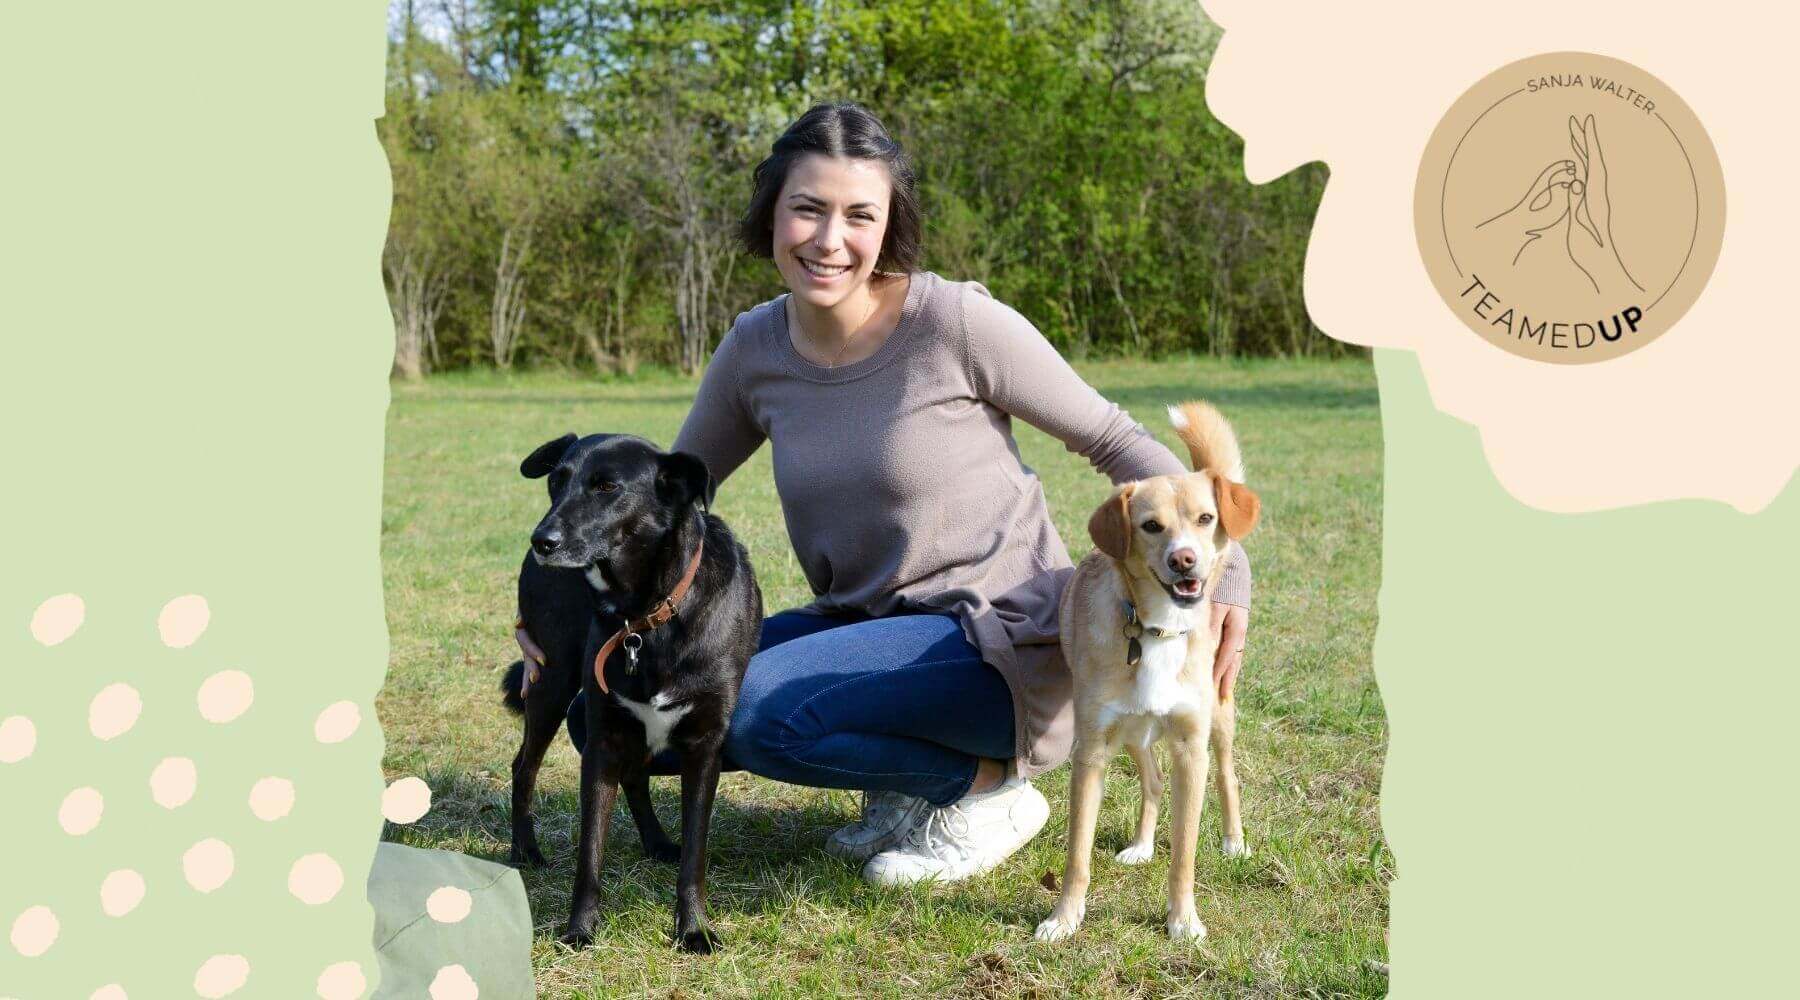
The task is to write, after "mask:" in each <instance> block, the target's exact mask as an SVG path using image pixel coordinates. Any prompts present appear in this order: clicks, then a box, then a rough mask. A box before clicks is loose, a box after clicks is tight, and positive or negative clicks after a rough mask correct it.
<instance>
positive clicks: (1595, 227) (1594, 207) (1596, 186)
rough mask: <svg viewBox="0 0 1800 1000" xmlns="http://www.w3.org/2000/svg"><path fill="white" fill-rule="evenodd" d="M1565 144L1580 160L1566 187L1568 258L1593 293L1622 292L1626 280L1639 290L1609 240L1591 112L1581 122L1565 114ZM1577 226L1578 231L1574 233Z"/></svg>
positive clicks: (1601, 160) (1603, 172) (1602, 164)
mask: <svg viewBox="0 0 1800 1000" xmlns="http://www.w3.org/2000/svg"><path fill="white" fill-rule="evenodd" d="M1569 146H1570V147H1571V148H1573V149H1574V150H1575V156H1576V158H1577V159H1578V160H1579V161H1580V163H1581V171H1580V177H1579V178H1578V179H1577V180H1576V181H1575V183H1574V184H1573V185H1572V186H1571V188H1570V191H1571V193H1572V194H1574V195H1575V208H1574V213H1573V214H1574V219H1575V223H1576V225H1575V226H1571V227H1569V234H1568V240H1567V242H1568V246H1569V259H1570V260H1573V261H1574V262H1575V266H1576V267H1579V268H1581V272H1582V273H1583V274H1585V275H1587V278H1588V282H1589V283H1590V284H1592V285H1593V287H1594V291H1595V292H1603V293H1605V294H1608V295H1613V294H1624V293H1625V291H1626V288H1627V283H1629V287H1631V288H1635V289H1637V290H1638V291H1640V292H1641V291H1643V290H1644V286H1643V285H1641V284H1639V283H1638V280H1637V279H1636V278H1633V277H1632V276H1631V272H1630V271H1628V270H1626V268H1625V260H1624V258H1623V257H1621V256H1620V255H1619V246H1618V242H1617V241H1616V240H1614V239H1613V235H1612V199H1611V197H1610V196H1609V194H1608V177H1609V175H1608V173H1607V168H1606V155H1605V154H1604V153H1603V152H1602V151H1601V149H1600V126H1599V125H1597V124H1596V123H1595V122H1594V116H1593V115H1588V116H1587V120H1585V121H1577V120H1576V119H1575V116H1574V115H1570V116H1569ZM1577 227H1579V228H1580V230H1581V232H1580V234H1577V232H1576V229H1577Z"/></svg>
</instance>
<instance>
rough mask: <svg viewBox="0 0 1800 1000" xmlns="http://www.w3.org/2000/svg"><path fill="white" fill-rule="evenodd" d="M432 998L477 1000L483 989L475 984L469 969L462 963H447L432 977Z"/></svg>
mask: <svg viewBox="0 0 1800 1000" xmlns="http://www.w3.org/2000/svg"><path fill="white" fill-rule="evenodd" d="M428 990H429V991H430V993H431V1000H475V998H476V997H479V996H481V990H479V989H477V988H476V986H475V980H474V979H472V978H470V976H469V971H468V970H467V969H465V968H463V967H462V966H460V965H446V966H444V967H443V968H441V969H439V970H438V971H437V975H436V976H433V977H432V980H431V986H430V987H428Z"/></svg>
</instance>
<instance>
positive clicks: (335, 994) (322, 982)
mask: <svg viewBox="0 0 1800 1000" xmlns="http://www.w3.org/2000/svg"><path fill="white" fill-rule="evenodd" d="M368 988H369V981H368V980H366V979H364V978H363V971H362V966H360V965H357V964H356V963H355V962H339V963H337V964H336V965H328V966H326V967H325V971H324V972H321V973H319V982H318V984H317V989H318V993H319V997H320V1000H357V998H358V997H361V996H362V995H363V993H365V992H366V991H367V990H368Z"/></svg>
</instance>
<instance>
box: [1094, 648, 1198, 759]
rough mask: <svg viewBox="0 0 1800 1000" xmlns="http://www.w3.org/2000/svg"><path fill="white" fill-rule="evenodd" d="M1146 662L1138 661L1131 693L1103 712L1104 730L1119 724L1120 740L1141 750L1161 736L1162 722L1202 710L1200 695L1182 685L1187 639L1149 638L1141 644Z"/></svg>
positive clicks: (1101, 721) (1114, 702) (1109, 705)
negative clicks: (1120, 726)
mask: <svg viewBox="0 0 1800 1000" xmlns="http://www.w3.org/2000/svg"><path fill="white" fill-rule="evenodd" d="M1139 641H1140V642H1141V643H1142V644H1143V648H1144V656H1143V659H1141V660H1139V661H1138V665H1137V678H1136V681H1135V683H1134V684H1133V685H1132V688H1131V693H1130V694H1129V695H1127V696H1126V697H1124V698H1121V699H1119V700H1117V701H1112V702H1108V703H1107V704H1106V705H1105V706H1103V707H1102V708H1101V710H1100V724H1101V726H1102V727H1103V728H1104V727H1106V726H1110V725H1112V724H1113V722H1114V721H1119V722H1120V723H1121V724H1122V726H1123V729H1122V730H1121V738H1122V739H1124V740H1125V741H1126V742H1129V743H1135V744H1137V745H1138V746H1145V747H1147V746H1149V745H1150V744H1151V743H1154V742H1155V741H1156V739H1157V737H1159V736H1161V735H1162V723H1161V720H1162V719H1163V718H1165V717H1167V716H1169V715H1171V714H1173V713H1175V712H1178V711H1194V710H1198V709H1199V708H1200V707H1201V699H1200V696H1199V694H1198V692H1195V691H1193V690H1192V689H1190V688H1189V687H1187V686H1186V685H1184V684H1183V683H1182V682H1181V668H1182V666H1183V665H1184V664H1185V663H1186V662H1187V648H1188V644H1187V637H1186V636H1170V637H1168V638H1164V639H1158V638H1156V637H1155V636H1151V635H1149V634H1146V635H1144V636H1143V637H1142V638H1141V639H1140V640H1139Z"/></svg>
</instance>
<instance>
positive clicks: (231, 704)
mask: <svg viewBox="0 0 1800 1000" xmlns="http://www.w3.org/2000/svg"><path fill="white" fill-rule="evenodd" d="M255 697H256V687H255V685H253V684H251V683H250V675H249V674H246V673H244V672H243V671H242V670H221V671H219V672H218V673H216V674H214V675H212V676H211V677H208V678H207V679H206V680H205V681H204V682H202V683H201V685H200V697H199V699H198V700H199V702H200V715H201V716H202V717H203V718H205V719H206V721H208V722H230V721H231V720H233V719H235V718H237V717H238V716H240V715H243V714H244V713H245V712H246V711H248V710H249V708H250V702H251V701H252V700H253V699H255Z"/></svg>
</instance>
